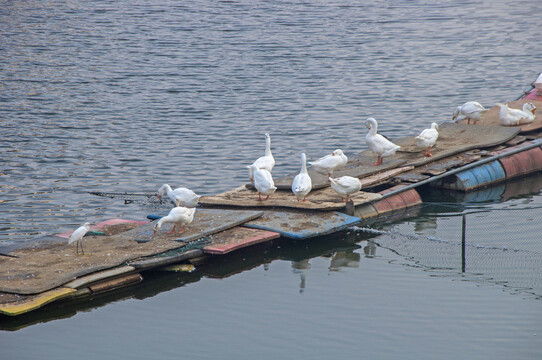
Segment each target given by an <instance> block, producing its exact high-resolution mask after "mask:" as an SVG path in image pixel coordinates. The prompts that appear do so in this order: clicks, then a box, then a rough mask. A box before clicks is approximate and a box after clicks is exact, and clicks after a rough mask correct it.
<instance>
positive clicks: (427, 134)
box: [416, 122, 438, 157]
mask: <svg viewBox="0 0 542 360" xmlns="http://www.w3.org/2000/svg"><path fill="white" fill-rule="evenodd" d="M437 139H438V124H437V123H435V122H434V123H431V128H430V129H424V130H422V132H421V133H420V135H418V136H416V145H418V146H419V147H423V148H427V150H426V151H425V156H427V157H430V156H432V155H431V153H430V152H429V151H430V150H431V147H433V145H435V143H436V142H437Z"/></svg>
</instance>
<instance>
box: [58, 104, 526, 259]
mask: <svg viewBox="0 0 542 360" xmlns="http://www.w3.org/2000/svg"><path fill="white" fill-rule="evenodd" d="M497 105H498V106H500V112H499V118H500V120H501V123H502V124H503V125H505V126H515V125H522V124H528V123H531V122H533V121H534V117H535V110H536V107H535V106H534V105H533V104H532V103H526V104H525V105H523V109H521V110H520V109H511V108H509V107H508V105H506V104H500V103H498V104H497ZM488 110H489V109H486V108H484V107H483V106H482V105H481V104H480V103H478V102H476V101H469V102H466V103H465V104H463V105H461V106H458V107H457V108H456V109H455V111H454V113H453V116H452V120H455V119H456V118H457V117H458V116H459V115H460V114H461V115H463V116H465V117H466V119H467V123H468V124H470V121H471V120H472V121H473V123H474V124H476V122H477V121H478V120H480V119H482V118H483V116H484V114H485V113H486V112H487V111H488ZM365 126H366V127H367V129H369V131H368V132H367V135H366V137H365V142H366V143H367V147H368V148H369V150H371V151H372V152H373V154H374V155H375V156H376V157H377V160H376V161H375V162H374V163H373V164H372V165H373V166H377V165H380V164H382V163H383V158H385V157H390V156H393V155H395V153H396V152H397V150H399V149H400V148H401V147H400V146H398V145H396V144H394V143H393V142H391V141H390V140H388V139H387V138H386V137H384V136H383V135H381V134H379V133H378V123H377V121H376V120H375V119H374V118H368V119H367V120H366V121H365ZM438 130H439V127H438V124H437V123H435V122H434V123H432V124H431V127H430V128H428V129H424V130H423V131H422V132H421V133H420V134H419V135H418V136H416V138H415V141H416V145H417V146H418V147H420V148H423V149H424V150H425V153H424V156H426V157H430V156H431V153H430V150H431V148H432V147H433V146H434V145H435V143H436V141H437V139H438V136H439V133H438ZM347 162H348V158H347V157H346V155H345V154H344V152H343V151H342V150H341V149H337V150H335V151H333V152H332V153H331V154H329V155H326V156H324V157H322V158H320V159H318V160H315V161H312V162H309V164H310V165H311V166H312V168H313V169H314V170H315V171H317V172H318V173H322V174H326V175H327V176H328V180H329V183H330V186H331V188H332V189H333V190H334V191H335V192H337V194H339V195H340V196H341V200H342V201H346V202H347V201H349V200H350V195H352V194H355V193H356V192H358V191H360V189H361V181H360V180H359V179H358V178H356V177H352V176H341V177H338V178H333V177H332V174H333V171H335V170H337V169H340V168H342V167H344V166H345V165H346V164H347ZM274 166H275V158H274V157H273V154H272V153H271V136H270V135H269V134H265V153H264V156H261V157H259V158H258V159H256V161H254V162H253V163H252V164H251V165H249V166H247V168H248V172H249V179H250V181H251V182H252V183H253V185H254V187H255V188H256V191H257V192H258V200H259V201H265V200H267V199H269V197H270V196H271V195H272V194H273V193H274V192H275V191H276V190H277V187H276V186H275V184H274V182H273V176H272V175H271V171H272V170H273V167H274ZM311 190H312V180H311V177H310V175H309V173H308V171H307V158H306V155H305V154H304V153H302V154H301V170H300V172H299V174H297V175H296V176H295V177H294V179H293V181H292V193H293V194H294V196H295V197H296V199H297V201H306V198H307V195H308V194H309V193H310V192H311ZM164 194H166V195H167V196H168V198H169V199H171V201H172V202H173V203H175V207H174V208H173V209H171V211H170V212H169V214H168V215H167V216H164V217H162V218H160V220H158V222H157V223H156V225H155V226H154V229H153V230H154V234H153V236H154V235H156V233H157V232H158V231H159V230H160V229H161V227H162V225H163V224H165V223H171V224H173V228H172V229H171V231H169V233H175V232H177V233H179V234H180V233H183V232H184V231H185V228H186V225H188V224H190V223H191V222H192V221H193V220H194V214H195V211H196V205H197V204H198V201H199V198H200V196H199V195H197V194H196V193H195V192H194V191H192V190H190V189H187V188H184V187H181V188H176V189H172V188H171V186H169V185H168V184H164V185H162V186H161V187H160V188H159V189H158V192H157V193H156V195H157V196H158V198H159V199H160V200H161V198H162V196H163V195H164ZM262 195H264V196H265V198H262ZM177 229H180V230H177ZM89 230H90V223H88V222H87V223H85V224H83V225H82V226H81V227H79V228H77V229H76V230H75V231H74V232H73V234H72V235H71V236H70V239H69V241H68V243H69V244H71V243H73V242H76V243H77V248H76V252H77V254H79V245H80V246H81V251H82V254H84V251H83V244H82V239H83V237H84V236H85V234H86V233H87V232H88V231H89Z"/></svg>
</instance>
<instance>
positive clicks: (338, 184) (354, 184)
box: [329, 176, 361, 202]
mask: <svg viewBox="0 0 542 360" xmlns="http://www.w3.org/2000/svg"><path fill="white" fill-rule="evenodd" d="M329 182H330V183H331V188H332V189H333V190H335V191H336V192H337V193H338V194H340V195H341V200H343V199H344V196H345V195H346V202H348V200H350V195H351V194H354V193H356V192H358V191H359V190H360V189H361V181H360V180H359V179H358V178H355V177H352V176H341V177H340V178H336V179H333V178H331V177H330V178H329Z"/></svg>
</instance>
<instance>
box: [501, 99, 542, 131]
mask: <svg viewBox="0 0 542 360" xmlns="http://www.w3.org/2000/svg"><path fill="white" fill-rule="evenodd" d="M497 105H498V106H499V107H500V108H501V109H500V111H499V119H500V120H501V124H503V125H505V126H514V125H521V124H530V123H532V122H533V121H534V116H535V115H534V113H535V111H536V107H535V106H534V105H533V104H532V103H525V104H523V110H519V109H511V108H510V107H509V106H508V105H506V104H501V103H497Z"/></svg>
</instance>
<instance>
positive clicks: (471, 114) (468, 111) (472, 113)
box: [452, 101, 489, 125]
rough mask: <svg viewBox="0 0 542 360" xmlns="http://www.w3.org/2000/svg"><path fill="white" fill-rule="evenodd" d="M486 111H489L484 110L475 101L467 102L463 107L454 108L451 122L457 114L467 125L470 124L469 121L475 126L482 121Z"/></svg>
mask: <svg viewBox="0 0 542 360" xmlns="http://www.w3.org/2000/svg"><path fill="white" fill-rule="evenodd" d="M488 110H489V109H486V108H485V107H483V106H482V104H480V103H479V102H477V101H467V102H466V103H464V104H463V105H461V106H458V107H456V108H455V111H454V114H453V116H452V120H455V119H456V118H457V117H458V116H459V114H462V115H463V116H465V117H466V118H467V124H470V121H471V120H472V121H473V122H474V124H475V125H476V122H477V121H478V120H480V119H482V118H483V117H484V114H485V113H486V112H487V111H488Z"/></svg>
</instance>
